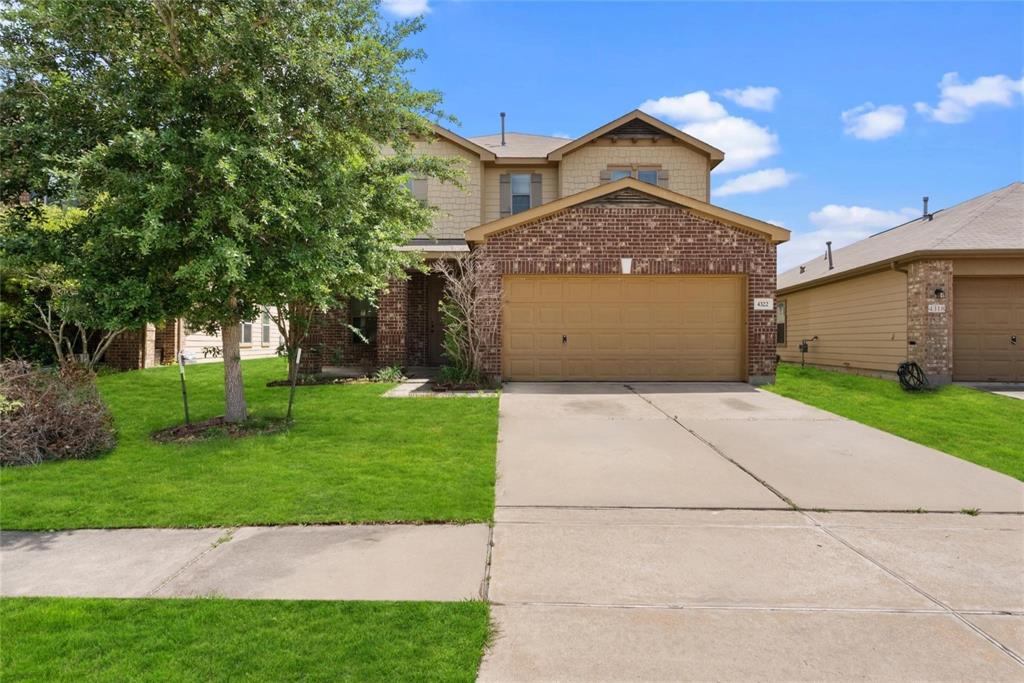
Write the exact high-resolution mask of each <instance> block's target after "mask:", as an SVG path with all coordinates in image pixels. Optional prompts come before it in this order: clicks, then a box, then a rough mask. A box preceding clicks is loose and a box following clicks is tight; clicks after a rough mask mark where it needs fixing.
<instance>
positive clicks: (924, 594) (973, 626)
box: [803, 513, 1024, 666]
mask: <svg viewBox="0 0 1024 683" xmlns="http://www.w3.org/2000/svg"><path fill="white" fill-rule="evenodd" d="M803 514H804V515H805V516H806V517H807V518H808V519H809V520H810V521H811V523H812V524H814V526H815V527H816V528H818V529H820V530H821V531H822V532H824V533H825V534H826V535H828V536H829V537H830V538H832V539H833V540H835V541H838V542H839V543H841V544H842V545H844V546H846V547H847V548H849V549H850V550H851V551H853V552H854V553H856V554H857V555H859V556H860V557H862V558H863V559H864V560H866V561H867V562H870V563H871V564H873V565H875V566H876V567H878V568H879V569H881V570H882V571H883V572H885V573H886V574H888V575H889V576H891V577H892V578H894V579H896V580H897V581H899V582H900V583H902V584H903V585H904V586H906V587H907V588H909V589H911V590H913V591H915V592H916V593H918V594H919V595H921V596H922V597H923V598H925V599H926V600H929V601H931V602H932V603H934V604H935V605H937V606H938V607H940V608H941V609H942V610H945V611H946V612H947V613H948V614H950V615H951V616H953V617H955V618H956V619H957V620H958V621H960V622H961V623H962V624H964V625H965V626H967V628H969V629H971V630H972V631H974V632H975V633H977V634H978V635H979V636H981V637H982V638H984V639H985V640H987V641H988V642H989V643H990V644H991V645H993V646H994V647H996V648H997V649H998V650H1000V651H1001V652H1003V653H1004V654H1005V655H1006V656H1008V657H1010V659H1012V660H1014V661H1015V662H1017V664H1020V665H1021V666H1024V657H1022V656H1021V655H1019V654H1017V653H1016V652H1014V651H1013V650H1011V649H1010V648H1009V647H1007V646H1006V645H1003V643H1001V642H1000V641H999V640H997V639H996V638H994V637H993V636H991V635H989V633H988V632H986V631H985V630H984V629H982V628H981V627H979V626H978V625H976V624H975V623H973V622H972V621H971V620H969V619H967V618H966V617H965V616H964V614H963V613H962V612H961V610H957V609H954V608H953V607H952V606H950V605H948V604H946V603H945V602H943V601H942V600H940V599H938V598H937V597H935V596H934V595H932V594H931V593H929V592H928V591H926V590H924V589H923V588H921V587H920V586H918V585H917V584H915V583H913V582H912V581H911V580H910V579H908V578H906V577H904V576H903V575H902V574H900V573H899V572H897V571H895V570H893V569H890V568H889V567H887V566H885V565H884V564H882V563H881V562H880V561H878V560H876V559H875V558H873V557H871V556H870V555H868V554H867V553H866V552H864V551H862V550H861V549H860V548H858V547H857V546H855V545H854V544H853V543H850V542H849V541H847V540H846V539H845V538H843V537H842V536H840V535H839V534H837V533H834V532H833V530H831V529H829V528H828V527H826V526H825V525H824V524H822V523H821V522H820V521H818V520H817V519H815V518H814V517H813V516H811V515H808V514H806V513H803Z"/></svg>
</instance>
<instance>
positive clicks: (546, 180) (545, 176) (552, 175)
mask: <svg viewBox="0 0 1024 683" xmlns="http://www.w3.org/2000/svg"><path fill="white" fill-rule="evenodd" d="M502 173H540V174H541V181H540V195H541V200H542V201H541V203H543V204H547V203H548V202H550V201H554V200H555V199H558V168H557V167H556V166H488V167H486V168H485V169H484V188H483V194H484V209H483V215H482V216H480V219H481V220H480V222H481V223H487V222H488V221H494V220H497V219H499V218H501V207H500V206H499V204H500V201H501V174H502Z"/></svg>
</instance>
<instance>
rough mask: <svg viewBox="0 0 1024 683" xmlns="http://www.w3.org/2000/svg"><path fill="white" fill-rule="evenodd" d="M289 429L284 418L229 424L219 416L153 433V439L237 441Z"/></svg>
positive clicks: (171, 440) (177, 441) (175, 441)
mask: <svg viewBox="0 0 1024 683" xmlns="http://www.w3.org/2000/svg"><path fill="white" fill-rule="evenodd" d="M287 428H288V423H287V421H286V420H285V419H284V418H274V419H267V420H249V421H247V422H231V423H228V422H225V421H224V416H219V417H212V418H210V419H209V420H202V421H200V422H193V423H191V424H187V425H176V426H174V427H166V428H164V429H160V430H157V431H155V432H153V434H152V437H153V440H154V441H159V442H160V443H182V442H188V441H198V440H200V439H208V438H211V437H214V436H230V437H231V438H233V439H237V438H241V437H244V436H253V435H256V434H276V433H277V432H281V431H284V430H285V429H287Z"/></svg>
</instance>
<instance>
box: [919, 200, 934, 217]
mask: <svg viewBox="0 0 1024 683" xmlns="http://www.w3.org/2000/svg"><path fill="white" fill-rule="evenodd" d="M921 201H922V203H923V204H924V208H923V209H922V210H921V218H924V219H925V220H929V221H930V220H931V219H932V215H931V214H930V213H928V197H921Z"/></svg>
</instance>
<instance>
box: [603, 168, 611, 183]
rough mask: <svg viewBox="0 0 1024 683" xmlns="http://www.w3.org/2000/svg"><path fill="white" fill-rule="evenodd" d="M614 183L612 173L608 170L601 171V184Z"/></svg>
mask: <svg viewBox="0 0 1024 683" xmlns="http://www.w3.org/2000/svg"><path fill="white" fill-rule="evenodd" d="M611 181H612V172H611V171H610V170H608V169H607V168H606V169H604V170H603V171H601V184H602V185H604V184H605V183H610V182H611Z"/></svg>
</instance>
